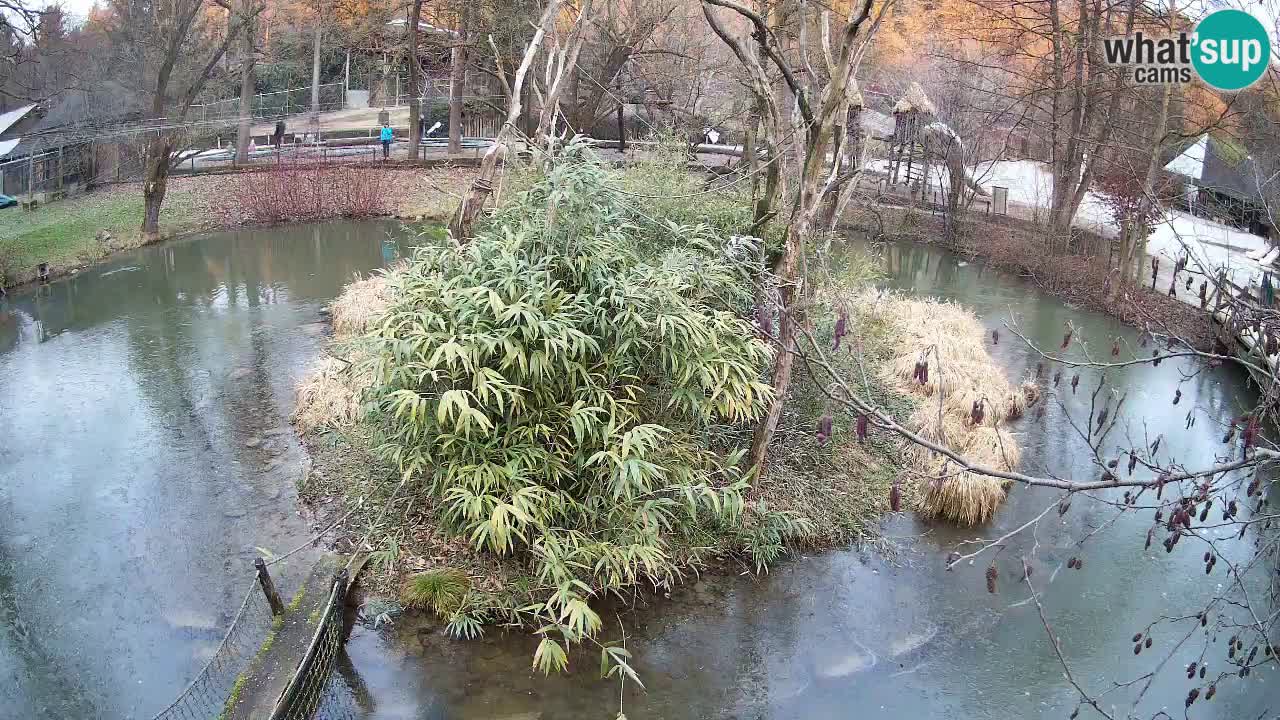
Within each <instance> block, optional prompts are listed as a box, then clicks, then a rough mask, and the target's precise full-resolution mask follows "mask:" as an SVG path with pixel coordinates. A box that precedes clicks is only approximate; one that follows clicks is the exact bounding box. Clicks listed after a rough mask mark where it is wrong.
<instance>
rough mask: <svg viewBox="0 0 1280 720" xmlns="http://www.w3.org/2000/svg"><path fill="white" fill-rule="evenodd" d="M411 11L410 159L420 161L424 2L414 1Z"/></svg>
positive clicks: (420, 0)
mask: <svg viewBox="0 0 1280 720" xmlns="http://www.w3.org/2000/svg"><path fill="white" fill-rule="evenodd" d="M411 8H412V9H411V10H410V11H409V159H411V160H417V159H418V144H419V143H420V142H421V139H422V137H421V129H422V128H421V122H420V120H421V118H422V107H421V102H420V100H421V95H422V93H421V91H420V90H419V85H421V84H422V83H421V79H420V75H421V73H419V72H418V18H419V17H420V16H421V15H422V0H413V5H412V6H411Z"/></svg>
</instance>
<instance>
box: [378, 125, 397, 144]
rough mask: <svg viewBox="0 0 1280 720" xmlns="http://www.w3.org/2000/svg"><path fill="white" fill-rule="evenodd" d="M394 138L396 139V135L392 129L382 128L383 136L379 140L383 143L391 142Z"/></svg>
mask: <svg viewBox="0 0 1280 720" xmlns="http://www.w3.org/2000/svg"><path fill="white" fill-rule="evenodd" d="M394 137H395V133H394V132H392V130H391V128H389V127H384V128H382V135H381V136H379V139H381V140H382V142H391V140H392V138H394Z"/></svg>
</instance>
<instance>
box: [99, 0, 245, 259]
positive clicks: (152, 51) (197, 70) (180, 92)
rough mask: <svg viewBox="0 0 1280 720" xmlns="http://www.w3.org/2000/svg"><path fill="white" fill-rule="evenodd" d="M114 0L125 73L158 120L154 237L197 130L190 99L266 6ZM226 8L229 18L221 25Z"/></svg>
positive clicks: (147, 231) (151, 207)
mask: <svg viewBox="0 0 1280 720" xmlns="http://www.w3.org/2000/svg"><path fill="white" fill-rule="evenodd" d="M110 8H111V11H112V14H113V15H114V21H113V28H112V34H113V36H114V37H113V38H112V40H113V44H114V49H115V60H116V63H117V68H116V69H117V70H118V71H119V77H120V81H121V82H122V83H125V84H128V85H130V86H132V87H134V88H135V90H136V93H137V97H138V100H139V103H140V105H141V108H140V109H141V114H142V117H143V119H144V121H146V122H147V123H149V124H150V125H152V126H153V127H154V128H155V130H154V134H150V133H149V137H148V138H147V140H146V149H145V153H144V160H143V182H142V198H143V216H142V226H141V231H142V234H143V236H144V237H145V238H147V239H155V238H158V237H159V234H160V209H161V207H162V206H163V204H164V198H165V192H166V191H167V189H168V182H169V172H170V170H172V169H173V167H174V166H175V165H176V164H177V161H178V159H179V156H178V153H179V152H181V150H182V149H183V138H184V137H187V136H188V135H189V134H190V132H191V130H192V128H191V127H189V126H187V118H188V115H189V114H190V111H191V106H192V105H193V104H194V103H195V101H196V99H197V98H198V97H199V96H200V93H201V92H202V91H203V90H204V88H205V86H206V84H207V83H208V82H209V79H210V77H212V75H213V74H214V71H215V70H217V69H218V66H219V63H221V61H222V58H223V56H225V55H226V53H227V48H228V47H230V46H231V43H232V42H234V41H235V39H236V38H238V37H242V33H244V32H245V28H246V26H248V25H249V24H250V23H252V22H253V20H254V18H256V17H257V16H258V14H259V13H261V12H262V9H263V6H262V5H261V4H257V3H255V4H247V5H245V6H243V7H239V8H233V7H232V6H231V5H229V4H228V2H227V0H173V2H170V3H153V2H149V1H148V0H110ZM228 14H230V16H231V20H230V22H229V23H227V24H226V25H225V26H224V25H223V21H225V20H226V18H227V15H228ZM223 27H225V28H226V29H225V31H223V30H222V28H223Z"/></svg>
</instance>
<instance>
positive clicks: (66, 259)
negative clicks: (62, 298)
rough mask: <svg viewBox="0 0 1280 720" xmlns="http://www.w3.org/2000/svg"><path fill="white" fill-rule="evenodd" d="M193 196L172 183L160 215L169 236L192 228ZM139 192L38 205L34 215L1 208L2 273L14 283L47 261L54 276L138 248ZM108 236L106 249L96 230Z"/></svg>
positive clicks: (102, 192) (98, 193)
mask: <svg viewBox="0 0 1280 720" xmlns="http://www.w3.org/2000/svg"><path fill="white" fill-rule="evenodd" d="M194 198H195V194H194V193H193V192H192V191H191V190H190V189H189V188H187V187H184V186H181V185H179V184H176V183H175V184H171V186H170V189H169V192H168V195H167V197H166V198H165V201H164V208H163V211H162V215H161V231H162V232H163V233H164V234H166V235H168V234H172V233H175V232H182V231H184V230H187V229H191V228H192V227H194V226H195V224H196V222H195V212H194V210H195V202H194ZM141 223H142V189H141V187H140V186H139V185H120V186H115V187H110V188H105V189H99V190H95V191H93V192H89V193H86V194H84V195H78V196H76V197H72V198H68V199H66V200H59V201H56V202H52V203H49V204H47V205H41V206H40V207H39V209H37V210H36V211H35V212H23V211H22V210H20V209H18V208H16V207H14V208H8V209H6V210H0V275H3V278H0V279H2V280H3V281H5V282H4V284H8V285H15V284H18V283H22V282H26V281H28V280H30V279H32V278H33V277H35V272H36V266H37V265H39V264H40V263H42V262H47V263H49V268H50V271H51V272H52V273H53V274H55V275H57V274H62V273H63V272H66V271H68V270H70V269H72V268H76V267H79V266H82V265H86V264H88V263H92V262H95V261H97V260H100V259H102V258H103V257H104V256H106V255H107V254H108V253H109V252H112V251H115V250H122V249H127V248H131V247H136V246H138V245H139V244H141V234H140V233H139V232H138V227H139V225H141ZM102 230H105V231H107V232H109V233H111V236H112V241H111V243H110V247H108V246H107V245H106V244H104V243H101V242H99V241H98V239H97V236H98V232H99V231H102Z"/></svg>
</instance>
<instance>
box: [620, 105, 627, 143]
mask: <svg viewBox="0 0 1280 720" xmlns="http://www.w3.org/2000/svg"><path fill="white" fill-rule="evenodd" d="M618 150H619V152H622V153H624V154H625V153H626V152H627V130H626V122H625V120H624V118H623V113H622V103H621V102H619V103H618Z"/></svg>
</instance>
